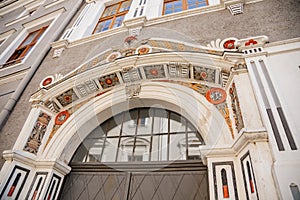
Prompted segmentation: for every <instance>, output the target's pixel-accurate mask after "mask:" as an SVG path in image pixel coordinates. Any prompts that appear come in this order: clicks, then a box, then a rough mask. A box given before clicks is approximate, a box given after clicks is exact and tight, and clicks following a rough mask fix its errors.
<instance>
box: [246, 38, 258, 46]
mask: <svg viewBox="0 0 300 200" xmlns="http://www.w3.org/2000/svg"><path fill="white" fill-rule="evenodd" d="M251 44H252V45H255V44H257V41H256V40H253V39H250V40H248V42H246V43H245V46H250V45H251Z"/></svg>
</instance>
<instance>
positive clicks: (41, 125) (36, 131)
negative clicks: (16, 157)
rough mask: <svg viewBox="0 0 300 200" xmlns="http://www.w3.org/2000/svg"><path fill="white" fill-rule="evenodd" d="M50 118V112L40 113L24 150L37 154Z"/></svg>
mask: <svg viewBox="0 0 300 200" xmlns="http://www.w3.org/2000/svg"><path fill="white" fill-rule="evenodd" d="M50 120H51V117H50V116H49V115H48V114H46V113H44V112H41V113H40V115H39V117H38V119H37V121H36V122H35V124H34V127H33V129H32V132H31V134H30V136H29V138H28V140H27V143H26V145H25V147H24V151H28V152H30V153H33V154H37V152H38V149H39V147H40V145H41V142H42V139H43V137H44V135H45V133H46V129H47V126H48V124H49V122H50Z"/></svg>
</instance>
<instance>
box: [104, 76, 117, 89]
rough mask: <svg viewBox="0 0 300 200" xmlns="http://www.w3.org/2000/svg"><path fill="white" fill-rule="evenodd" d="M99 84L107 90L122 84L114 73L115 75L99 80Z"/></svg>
mask: <svg viewBox="0 0 300 200" xmlns="http://www.w3.org/2000/svg"><path fill="white" fill-rule="evenodd" d="M99 83H100V85H101V86H102V88H103V89H106V88H109V87H113V86H115V85H118V84H120V81H119V78H118V76H117V74H116V73H114V74H109V75H106V76H103V77H101V78H99Z"/></svg>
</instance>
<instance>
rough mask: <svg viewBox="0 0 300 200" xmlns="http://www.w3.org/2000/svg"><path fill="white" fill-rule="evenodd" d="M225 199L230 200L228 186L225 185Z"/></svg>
mask: <svg viewBox="0 0 300 200" xmlns="http://www.w3.org/2000/svg"><path fill="white" fill-rule="evenodd" d="M223 198H229V191H228V185H223Z"/></svg>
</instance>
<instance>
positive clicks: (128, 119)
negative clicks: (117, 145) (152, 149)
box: [122, 110, 138, 136]
mask: <svg viewBox="0 0 300 200" xmlns="http://www.w3.org/2000/svg"><path fill="white" fill-rule="evenodd" d="M137 115H138V111H137V110H133V111H130V112H128V111H126V112H125V113H124V122H123V131H122V136H126V135H135V131H136V123H137Z"/></svg>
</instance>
